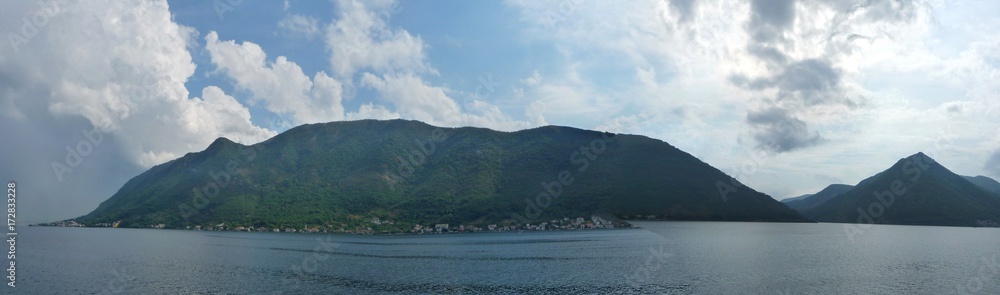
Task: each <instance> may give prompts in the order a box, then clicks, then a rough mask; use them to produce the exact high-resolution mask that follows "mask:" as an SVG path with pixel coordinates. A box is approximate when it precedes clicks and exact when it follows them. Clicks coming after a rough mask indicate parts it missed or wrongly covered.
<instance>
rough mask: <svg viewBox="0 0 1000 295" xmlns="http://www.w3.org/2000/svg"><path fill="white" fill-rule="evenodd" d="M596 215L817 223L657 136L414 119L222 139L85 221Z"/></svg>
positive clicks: (176, 223) (353, 223) (501, 219)
mask: <svg viewBox="0 0 1000 295" xmlns="http://www.w3.org/2000/svg"><path fill="white" fill-rule="evenodd" d="M592 214H611V215H615V216H619V217H627V216H633V217H634V216H636V215H642V216H644V218H645V216H648V215H655V216H656V217H655V218H657V219H673V220H731V221H791V222H808V221H809V220H807V219H805V218H803V217H802V216H801V215H800V214H798V212H795V211H794V210H791V209H789V208H788V207H786V206H785V205H783V204H781V203H779V202H778V201H775V200H774V199H772V198H771V197H769V196H767V195H765V194H763V193H759V192H757V191H754V190H753V189H751V188H748V187H745V186H742V185H741V184H739V183H738V182H736V181H735V179H733V178H731V177H730V176H728V175H726V174H724V173H723V172H721V171H719V170H718V169H716V168H714V167H712V166H710V165H708V164H706V163H704V162H702V161H700V160H698V159H697V158H695V157H693V156H691V155H690V154H688V153H685V152H683V151H681V150H679V149H677V148H675V147H673V146H671V145H670V144H667V143H665V142H663V141H660V140H656V139H651V138H648V137H644V136H637V135H617V134H610V133H601V132H597V131H588V130H581V129H576V128H570V127H558V126H546V127H540V128H534V129H529V130H522V131H518V132H499V131H493V130H489V129H483V128H471V127H465V128H439V127H434V126H431V125H427V124H424V123H421V122H417V121H405V120H390V121H376V120H363V121H351V122H331V123H324V124H309V125H302V126H298V127H295V128H292V129H289V130H288V131H286V132H283V133H281V134H279V135H277V136H275V137H273V138H271V139H268V140H266V141H264V142H261V143H258V144H255V145H251V146H244V145H240V144H237V143H234V142H232V141H230V140H228V139H225V138H220V139H218V140H216V141H215V142H213V143H212V144H211V145H209V146H208V148H207V149H205V150H204V151H201V152H197V153H189V154H187V155H184V156H183V157H181V158H178V159H175V160H172V161H169V162H167V163H163V164H160V165H157V166H155V167H153V168H151V169H149V170H148V171H146V172H144V173H142V174H140V175H138V176H136V177H134V178H132V179H131V180H129V181H128V182H127V183H125V185H124V186H122V188H121V189H119V190H118V192H117V193H115V194H114V195H113V196H111V198H109V199H108V200H107V201H105V202H103V203H101V204H100V206H99V207H98V208H97V209H96V210H94V211H93V212H91V213H90V214H87V215H85V216H82V217H80V218H78V219H77V221H79V222H81V223H84V224H109V223H112V222H115V221H121V224H120V225H121V226H125V227H146V226H151V225H157V224H164V226H165V227H183V226H193V225H203V226H204V225H215V224H218V223H226V224H227V225H234V226H235V225H242V226H250V225H253V226H267V227H274V226H295V227H298V228H301V227H303V226H306V225H324V224H325V225H331V226H334V227H338V226H339V227H348V228H354V227H365V226H368V227H372V226H374V227H375V228H376V229H378V228H386V226H385V225H384V224H383V222H382V221H392V222H391V224H392V226H391V228H393V229H409V228H412V227H413V226H414V225H417V224H420V225H427V224H433V223H451V224H470V225H471V224H479V225H484V224H488V223H501V224H512V223H517V224H524V223H535V224H538V223H540V222H543V221H548V220H551V219H555V218H560V219H561V218H564V217H580V216H586V217H589V216H591V215H592ZM375 218H378V220H377V221H376V220H375ZM384 223H389V222H384Z"/></svg>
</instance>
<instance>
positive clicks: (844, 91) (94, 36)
mask: <svg viewBox="0 0 1000 295" xmlns="http://www.w3.org/2000/svg"><path fill="white" fill-rule="evenodd" d="M0 7H2V9H0V34H3V35H2V36H3V37H4V38H3V40H0V138H2V139H0V142H2V143H3V144H0V176H2V177H3V178H6V179H7V180H11V181H16V182H17V187H18V193H19V196H18V198H19V199H18V205H19V207H18V208H19V212H20V213H21V214H20V216H19V219H20V221H21V222H22V223H37V222H49V221H54V220H62V219H68V218H73V217H78V216H81V215H84V214H86V213H88V212H90V211H92V210H93V209H94V208H96V207H97V205H98V204H100V202H102V201H104V200H106V199H107V198H109V197H110V196H111V195H113V194H114V193H115V192H116V191H117V190H118V189H119V188H120V187H121V186H122V185H123V184H124V183H125V182H126V181H128V179H130V178H132V177H134V176H136V175H138V174H139V173H142V172H143V171H145V170H147V169H149V168H150V167H152V166H154V165H157V164H161V163H164V162H166V161H169V160H172V159H175V158H178V157H181V156H183V155H185V154H186V153H191V152H197V151H201V150H203V149H205V148H206V147H207V146H208V145H209V144H210V143H211V142H212V141H213V140H214V139H216V138H218V137H226V138H229V139H231V140H233V141H236V142H240V143H243V144H253V143H257V142H260V141H263V140H265V139H267V138H270V137H272V136H274V135H276V134H279V133H281V132H283V131H285V130H288V129H289V128H292V127H294V126H298V125H301V124H307V123H318V122H330V121H344V120H359V119H393V118H404V119H411V120H419V121H423V122H426V123H429V124H432V125H437V126H447V127H455V126H477V127H486V128H491V129H496V130H503V131H516V130H522V129H527V128H533V127H537V126H544V125H561V126H571V127H577V128H584V129H594V130H602V131H611V132H618V133H627V134H638V135H643V136H648V137H652V138H656V139H660V140H663V141H665V142H667V143H670V144H672V145H674V146H676V147H678V148H680V149H682V150H684V151H686V152H688V153H690V154H692V155H694V156H695V157H697V158H699V159H701V160H702V161H704V162H706V163H708V164H711V165H713V166H715V167H717V168H719V169H721V170H722V171H724V172H726V173H728V174H730V175H732V176H734V177H736V178H737V179H739V180H740V181H741V182H743V183H745V184H747V185H749V186H750V187H753V188H754V189H756V190H759V191H762V192H764V193H767V194H769V195H771V196H772V197H774V198H775V199H783V198H787V197H792V196H797V195H801V194H806V193H813V192H816V191H819V190H820V189H822V188H824V187H825V186H827V185H829V184H831V183H846V184H855V183H857V182H858V181H860V180H862V179H864V178H866V177H868V176H871V175H874V174H875V173H878V172H880V171H882V170H884V169H887V168H888V167H890V166H891V165H892V164H894V163H895V162H896V161H897V160H898V159H900V158H904V157H907V156H909V155H912V154H915V153H917V152H924V153H926V154H928V155H929V156H931V157H932V158H935V159H936V160H937V161H938V162H940V163H942V164H943V165H945V166H946V167H949V168H950V169H952V170H953V171H954V172H956V173H959V174H963V175H987V176H991V177H993V178H1000V94H998V93H1000V14H997V13H996V12H997V11H1000V2H997V1H969V0H967V1H940V0H926V1H923V0H866V1H864V0H831V1H819V0H798V1H766V0H758V1H731V0H668V1H663V0H660V1H628V2H622V1H589V0H558V1H530V0H525V1H518V0H511V1H502V2H501V1H457V0H445V1H391V0H377V1H350V0H334V1H290V0H289V1H241V0H214V1H87V2H77V1H68V0H41V1H38V2H34V1H14V0H0Z"/></svg>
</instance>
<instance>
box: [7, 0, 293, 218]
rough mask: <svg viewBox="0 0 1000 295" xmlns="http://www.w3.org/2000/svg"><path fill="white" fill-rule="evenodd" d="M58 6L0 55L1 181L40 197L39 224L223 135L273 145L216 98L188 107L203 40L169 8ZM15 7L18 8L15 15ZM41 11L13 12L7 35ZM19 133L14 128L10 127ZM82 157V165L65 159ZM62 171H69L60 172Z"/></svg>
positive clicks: (217, 94) (210, 90) (230, 102)
mask: <svg viewBox="0 0 1000 295" xmlns="http://www.w3.org/2000/svg"><path fill="white" fill-rule="evenodd" d="M99 2H100V3H89V2H88V3H87V4H86V5H83V4H76V3H75V2H58V1H53V2H49V3H50V4H53V5H57V6H58V7H57V8H55V9H53V11H55V12H54V13H52V14H51V16H50V17H49V18H48V20H47V22H45V23H44V25H40V26H38V27H37V33H35V34H31V36H29V38H26V41H27V42H24V43H20V44H18V46H17V47H13V46H6V45H7V44H4V46H0V77H4V78H3V79H0V89H3V90H2V91H0V102H3V105H4V106H5V107H9V108H10V109H8V110H5V111H4V112H3V113H0V122H2V123H0V125H4V126H12V127H13V128H3V129H2V130H3V131H0V132H2V133H3V134H2V136H3V137H4V138H8V139H10V138H16V141H17V142H18V144H16V145H4V146H3V147H2V149H4V150H3V151H2V153H3V154H4V155H16V156H12V157H4V158H5V160H4V162H5V163H4V164H3V165H0V166H2V167H0V172H2V174H4V175H8V176H9V177H10V179H15V180H19V181H22V182H23V184H24V185H25V186H31V187H32V190H34V191H36V192H37V195H36V196H37V199H36V200H33V201H27V202H26V204H25V205H26V207H32V206H37V207H35V208H46V209H48V210H52V211H54V212H42V211H39V212H37V213H38V214H37V215H35V217H34V218H38V220H34V221H49V220H48V219H49V218H52V219H54V218H66V217H72V216H66V215H65V214H67V213H69V214H83V213H86V210H90V209H92V208H94V206H96V205H97V203H98V202H99V201H101V200H104V199H106V198H107V197H108V196H110V194H111V193H113V192H114V189H117V187H118V186H120V185H121V184H122V182H123V181H124V180H125V179H127V177H131V176H134V175H135V174H136V173H138V172H141V169H145V168H149V167H150V166H152V165H156V164H160V163H163V162H164V161H167V160H170V159H174V158H177V157H179V156H181V155H184V154H185V153H188V152H191V151H197V150H201V149H204V148H205V147H206V146H207V145H208V144H209V143H211V142H212V141H213V140H214V139H215V138H217V137H220V136H225V137H228V138H231V139H233V140H235V141H238V142H241V143H245V144H252V143H256V142H259V141H262V140H264V139H266V138H268V137H270V136H273V135H274V134H275V132H274V131H271V130H267V129H264V128H261V127H258V126H255V125H253V124H252V123H251V122H250V113H249V111H248V110H247V108H246V107H244V106H243V105H241V104H240V103H239V102H237V101H236V100H235V99H234V98H233V97H231V96H229V95H226V94H225V93H223V92H222V90H221V89H219V88H217V87H206V88H204V89H202V93H201V97H195V98H191V97H190V96H189V93H188V90H187V89H186V88H185V85H184V84H185V82H186V81H187V80H188V79H189V78H190V77H191V75H192V74H193V73H194V69H195V64H194V63H193V62H192V58H191V55H190V53H189V52H188V49H189V47H190V46H192V44H193V42H192V40H193V38H194V36H195V35H196V34H195V31H194V30H193V29H192V28H189V27H185V26H182V25H178V24H177V23H175V22H173V20H172V16H171V13H170V11H169V10H168V7H167V2H166V1H99ZM8 8H10V9H8ZM36 9H37V6H35V5H26V6H18V5H11V6H6V4H5V9H3V10H2V11H0V19H3V20H5V21H3V22H0V26H2V27H3V28H5V30H4V31H15V30H16V29H15V28H18V27H19V26H20V25H21V24H19V23H17V22H16V21H6V20H19V19H22V16H24V15H30V14H32V13H34V12H36V11H37V10H36ZM14 126H16V127H14ZM72 153H75V154H78V155H80V156H81V158H82V159H80V160H79V161H77V160H76V158H74V157H72V156H71V155H69V154H72ZM60 165H63V166H65V168H67V169H55V168H54V167H62V166H60Z"/></svg>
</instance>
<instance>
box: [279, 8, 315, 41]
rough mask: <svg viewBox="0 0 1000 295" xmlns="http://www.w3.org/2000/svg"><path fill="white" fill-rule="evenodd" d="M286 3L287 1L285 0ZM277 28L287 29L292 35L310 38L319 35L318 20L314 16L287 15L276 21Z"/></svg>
mask: <svg viewBox="0 0 1000 295" xmlns="http://www.w3.org/2000/svg"><path fill="white" fill-rule="evenodd" d="M285 3H286V4H287V3H288V2H285ZM278 28H281V29H283V30H285V31H287V32H288V33H289V34H291V35H293V36H299V37H303V38H306V39H310V40H312V39H313V38H316V37H317V36H319V35H320V29H319V21H318V20H316V18H314V17H307V16H301V15H298V14H293V15H289V16H288V17H286V18H285V19H282V20H281V21H279V22H278Z"/></svg>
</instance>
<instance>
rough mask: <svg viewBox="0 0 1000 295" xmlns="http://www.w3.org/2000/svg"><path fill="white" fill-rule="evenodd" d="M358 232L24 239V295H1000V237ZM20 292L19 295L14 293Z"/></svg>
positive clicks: (24, 234) (896, 229) (742, 226)
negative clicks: (371, 233)
mask: <svg viewBox="0 0 1000 295" xmlns="http://www.w3.org/2000/svg"><path fill="white" fill-rule="evenodd" d="M637 225H638V226H641V227H642V229H634V230H600V231H572V232H530V233H486V234H452V235H429V236H415V235H407V236H352V235H313V234H276V233H235V232H204V231H176V230H138V229H97V228H93V229H90V228H86V229H81V228H40V227H31V228H21V233H20V234H19V236H18V238H19V240H20V241H19V243H18V253H19V255H18V260H17V263H18V264H17V265H18V266H19V268H18V286H17V288H15V289H10V288H9V287H6V286H4V292H3V293H13V294H177V293H182V294H311V293H323V294H437V293H447V294H566V293H568V294H967V293H968V294H1000V269H997V267H998V266H997V262H998V260H997V259H1000V257H998V256H1000V229H986V228H954V227H919V226H871V227H870V228H869V229H867V230H866V231H865V232H864V233H863V235H860V236H858V237H857V238H856V239H855V240H853V241H852V240H851V239H848V237H847V235H846V234H845V233H844V228H843V225H840V224H773V223H728V222H642V223H638V224H637ZM9 291H13V292H9Z"/></svg>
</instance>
